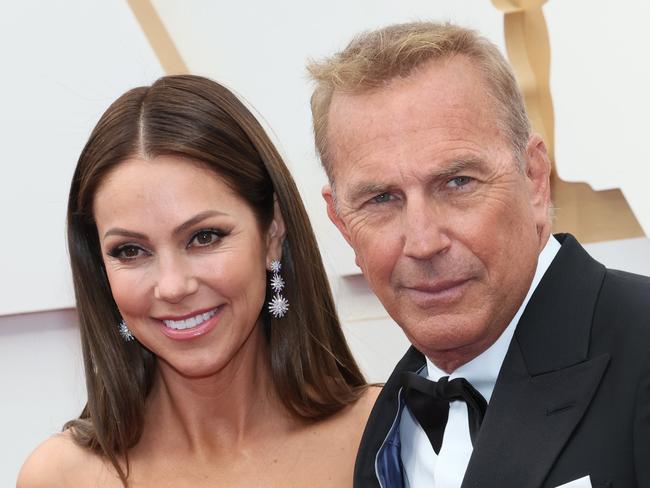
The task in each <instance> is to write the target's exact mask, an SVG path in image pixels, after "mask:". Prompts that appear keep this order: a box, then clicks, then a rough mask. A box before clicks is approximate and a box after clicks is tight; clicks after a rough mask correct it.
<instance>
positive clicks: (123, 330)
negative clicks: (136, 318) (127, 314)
mask: <svg viewBox="0 0 650 488" xmlns="http://www.w3.org/2000/svg"><path fill="white" fill-rule="evenodd" d="M118 329H119V331H120V335H121V336H122V339H124V342H130V341H132V340H133V339H135V337H133V333H132V332H131V331H130V330H129V328H128V327H127V325H126V322H124V319H122V320H120V325H119V326H118Z"/></svg>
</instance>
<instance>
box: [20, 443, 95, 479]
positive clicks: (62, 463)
mask: <svg viewBox="0 0 650 488" xmlns="http://www.w3.org/2000/svg"><path fill="white" fill-rule="evenodd" d="M102 468H103V463H102V461H101V458H100V457H99V456H97V455H96V454H94V453H92V452H90V451H89V450H88V449H85V448H83V447H81V446H79V445H77V444H76V443H75V442H74V440H73V439H72V434H71V433H70V432H69V431H66V432H63V433H61V434H56V435H53V436H52V437H50V438H49V439H47V440H45V441H44V442H43V443H41V444H40V445H39V446H38V447H37V448H36V449H35V450H34V451H33V452H32V453H31V454H30V455H29V457H28V458H27V460H26V461H25V463H24V464H23V466H22V468H21V469H20V473H19V474H18V481H17V483H16V488H40V487H46V486H47V487H51V488H59V487H70V486H79V485H78V484H76V483H78V482H79V480H84V479H85V480H87V479H88V475H89V474H90V473H91V472H93V471H95V472H97V471H99V470H100V469H102Z"/></svg>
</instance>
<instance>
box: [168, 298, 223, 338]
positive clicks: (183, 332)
mask: <svg viewBox="0 0 650 488" xmlns="http://www.w3.org/2000/svg"><path fill="white" fill-rule="evenodd" d="M222 310H223V306H219V307H216V308H213V309H211V310H208V311H206V312H199V313H196V314H193V315H189V316H187V315H186V316H185V317H183V318H177V319H172V318H167V317H165V318H163V319H158V323H159V324H160V329H161V331H162V333H163V334H165V335H166V336H167V337H169V338H170V339H174V340H179V341H183V340H189V339H194V338H196V337H200V336H203V335H205V334H207V333H208V332H210V331H211V330H212V329H214V328H215V327H216V325H217V323H218V322H219V319H220V317H221V313H222Z"/></svg>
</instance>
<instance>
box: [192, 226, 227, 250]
mask: <svg viewBox="0 0 650 488" xmlns="http://www.w3.org/2000/svg"><path fill="white" fill-rule="evenodd" d="M222 236H223V233H222V232H219V231H216V230H201V231H199V232H197V233H196V234H194V235H193V236H192V239H190V242H189V244H188V247H189V246H197V247H206V246H210V245H212V244H215V243H216V242H218V241H219V240H220V239H221V237H222Z"/></svg>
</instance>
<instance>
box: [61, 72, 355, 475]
mask: <svg viewBox="0 0 650 488" xmlns="http://www.w3.org/2000/svg"><path fill="white" fill-rule="evenodd" d="M162 155H173V156H178V157H182V158H185V159H187V160H189V161H194V162H198V163H200V164H202V165H204V166H205V167H207V168H210V169H211V170H212V171H214V172H215V174H216V175H218V176H219V177H220V178H222V179H223V181H225V182H226V184H228V185H229V186H230V187H231V188H232V189H233V190H234V191H235V192H236V193H237V194H238V195H239V196H240V197H241V198H242V199H244V200H245V201H246V202H247V203H248V204H249V205H250V206H251V208H252V209H253V211H254V212H255V215H256V217H257V219H258V222H259V224H260V227H261V228H262V230H264V231H265V230H267V229H268V226H269V225H270V223H271V221H272V218H273V208H274V198H275V199H277V202H278V204H279V208H280V211H281V213H282V216H283V218H284V222H285V226H286V237H285V240H284V243H283V252H282V272H283V275H284V277H285V281H286V283H287V285H286V288H285V290H284V291H283V293H284V294H285V296H286V297H287V299H288V301H289V303H290V304H291V308H290V311H289V313H288V314H287V315H286V316H285V317H283V318H282V319H276V318H274V317H273V316H271V315H270V314H269V313H267V312H266V311H261V317H262V321H261V322H262V323H263V327H264V331H265V335H266V337H267V339H268V344H269V351H270V369H271V372H272V378H273V382H274V385H275V388H276V390H277V392H278V396H279V398H281V399H282V401H283V402H284V404H285V406H286V408H287V409H288V410H289V411H290V412H291V413H293V414H294V415H296V416H298V417H301V418H304V419H314V420H315V419H319V418H324V417H327V416H329V415H332V414H333V413H335V412H337V411H339V410H340V409H342V408H343V407H344V406H346V405H349V404H351V403H353V402H354V401H355V400H356V399H358V398H359V396H360V395H361V393H362V391H363V389H364V387H365V386H366V382H365V380H364V377H363V375H362V373H361V371H360V370H359V368H358V366H357V364H356V362H355V361H354V358H353V357H352V354H351V353H350V350H349V349H348V346H347V344H346V342H345V338H344V336H343V332H342V330H341V327H340V324H339V321H338V318H337V315H336V310H335V307H334V302H333V299H332V294H331V291H330V288H329V283H328V281H327V277H326V275H325V271H324V268H323V264H322V261H321V257H320V254H319V252H318V245H317V243H316V239H315V237H314V233H313V230H312V228H311V225H310V223H309V219H308V217H307V213H306V211H305V209H304V207H303V204H302V201H301V199H300V195H299V193H298V190H297V188H296V186H295V183H294V181H293V179H292V177H291V175H290V173H289V171H288V169H287V167H286V166H285V164H284V163H283V161H282V158H281V157H280V155H279V154H278V152H277V151H276V149H275V147H274V146H273V144H272V143H271V141H270V140H269V138H268V136H267V135H266V133H265V132H264V129H263V128H262V126H261V125H260V124H259V122H258V121H257V120H256V119H255V117H254V116H253V115H252V114H251V113H250V111H249V110H248V109H247V108H246V107H245V106H244V105H243V104H242V103H241V102H240V101H239V100H238V99H237V97H235V96H234V95H233V94H232V93H231V92H230V91H229V90H227V89H226V88H225V87H223V86H221V85H219V84H218V83H215V82H214V81H211V80H208V79H206V78H202V77H198V76H190V75H184V76H167V77H163V78H160V79H159V80H158V81H156V82H155V83H154V84H153V85H151V86H150V87H140V88H135V89H133V90H130V91H128V92H127V93H125V94H124V95H122V96H121V97H120V98H119V99H117V100H116V101H115V102H114V103H113V104H112V105H111V106H110V107H109V108H108V110H107V111H106V112H105V113H104V114H103V115H102V117H101V119H100V120H99V122H98V123H97V126H96V127H95V129H94V130H93V132H92V133H91V135H90V138H89V140H88V142H87V143H86V146H85V147H84V149H83V151H82V152H81V156H80V157H79V161H78V163H77V167H76V170H75V173H74V176H73V179H72V185H71V188H70V195H69V201H68V247H69V252H70V261H71V265H72V274H73V280H74V288H75V295H76V300H77V311H78V314H79V323H80V329H81V342H82V349H83V356H84V364H85V370H86V383H87V391H88V401H87V404H86V406H85V407H84V409H83V411H82V413H81V415H80V417H79V418H78V419H75V420H71V421H69V422H67V423H66V425H65V427H64V428H65V429H70V431H71V433H72V436H73V438H74V439H75V441H76V442H77V443H78V444H80V445H81V446H84V447H87V448H89V449H91V450H93V451H95V452H97V453H99V454H101V455H103V456H105V457H106V458H107V459H108V460H109V461H110V462H111V463H112V465H113V466H114V467H115V469H116V470H117V473H118V475H119V477H120V479H121V481H122V483H123V484H124V486H127V478H128V473H129V464H128V456H127V451H128V449H129V448H130V447H132V446H133V445H135V444H136V443H137V442H138V440H139V439H140V436H141V434H142V426H143V418H144V409H145V400H146V397H147V395H148V393H149V391H150V389H151V384H152V379H153V376H154V375H153V372H154V369H155V367H156V358H155V356H154V355H153V354H152V353H151V352H150V351H148V350H147V349H145V348H144V347H143V346H141V345H140V344H139V343H138V342H137V341H131V342H124V341H123V340H122V339H121V337H120V335H119V332H118V326H117V324H118V323H119V321H120V319H121V318H120V315H119V312H118V309H117V306H116V305H115V302H114V301H113V297H112V294H111V289H110V285H109V283H108V279H107V277H106V273H105V270H104V265H103V262H102V258H101V253H100V247H99V241H98V235H97V228H96V226H95V222H94V219H93V208H92V206H93V199H94V196H95V193H96V191H97V189H98V186H99V185H100V184H101V182H102V181H103V178H104V177H105V176H106V175H107V173H108V172H110V171H111V170H112V169H114V168H115V167H116V165H119V164H120V163H121V162H123V161H125V160H126V159H128V158H131V157H133V156H138V157H141V158H147V159H153V158H155V157H156V156H162ZM188 164H189V163H188ZM271 293H272V291H271V290H270V288H269V287H268V286H267V300H266V301H267V302H268V301H269V300H270V298H271V296H272V295H271ZM121 460H124V464H123V463H122V462H121Z"/></svg>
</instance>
